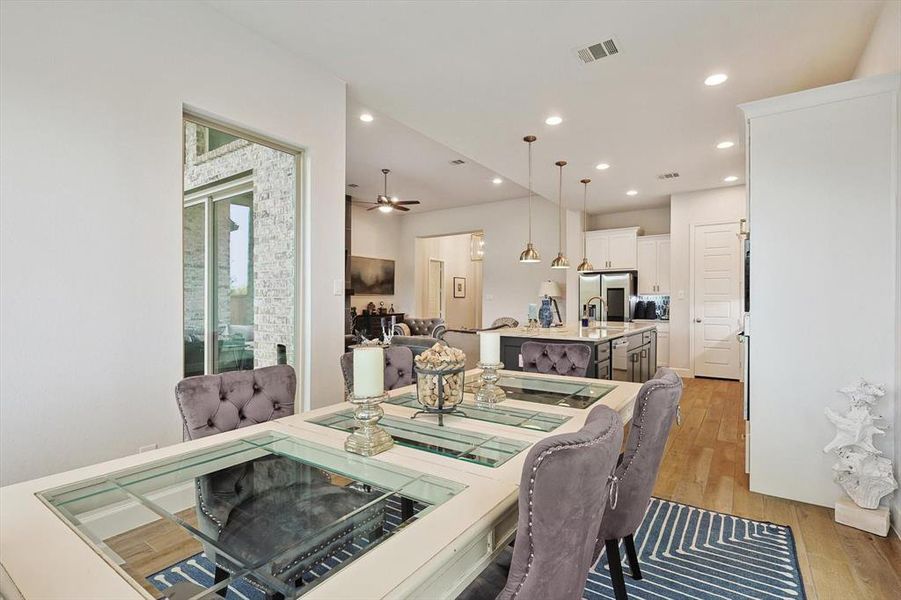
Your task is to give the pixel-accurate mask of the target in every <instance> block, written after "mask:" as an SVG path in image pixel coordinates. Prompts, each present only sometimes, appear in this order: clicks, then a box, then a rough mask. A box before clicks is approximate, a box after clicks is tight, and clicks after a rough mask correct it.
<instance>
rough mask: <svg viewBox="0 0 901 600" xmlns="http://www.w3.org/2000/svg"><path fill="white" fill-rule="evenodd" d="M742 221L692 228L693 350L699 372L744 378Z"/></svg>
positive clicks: (722, 376)
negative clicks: (741, 338)
mask: <svg viewBox="0 0 901 600" xmlns="http://www.w3.org/2000/svg"><path fill="white" fill-rule="evenodd" d="M738 232H739V224H738V223H737V222H735V223H716V224H709V225H694V226H692V231H691V234H692V235H691V237H692V240H691V251H692V252H691V253H692V259H691V281H692V287H691V356H692V368H693V370H694V374H695V376H696V377H717V378H722V379H736V380H737V379H740V378H741V350H740V344H739V341H738V338H737V335H738V333H739V331H740V330H741V241H740V240H739V238H738Z"/></svg>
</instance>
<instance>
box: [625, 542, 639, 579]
mask: <svg viewBox="0 0 901 600" xmlns="http://www.w3.org/2000/svg"><path fill="white" fill-rule="evenodd" d="M623 541H624V542H625V543H626V556H627V557H628V558H629V570H630V571H632V579H641V568H640V567H639V566H638V553H636V552H635V539H634V538H633V537H632V535H631V534H630V535H627V536H626V537H624V538H623Z"/></svg>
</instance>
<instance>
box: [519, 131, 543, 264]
mask: <svg viewBox="0 0 901 600" xmlns="http://www.w3.org/2000/svg"><path fill="white" fill-rule="evenodd" d="M537 139H538V138H536V137H535V136H534V135H527V136H526V137H524V138H522V141H524V142H526V143H527V144H529V242H528V243H527V244H526V249H525V250H523V251H522V253H521V254H520V255H519V262H521V263H537V262H541V256H540V255H539V254H538V250H536V249H535V247H534V246H533V245H532V142H534V141H535V140H537Z"/></svg>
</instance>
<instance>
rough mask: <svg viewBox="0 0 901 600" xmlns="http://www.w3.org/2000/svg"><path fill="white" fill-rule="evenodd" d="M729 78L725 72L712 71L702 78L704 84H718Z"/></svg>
mask: <svg viewBox="0 0 901 600" xmlns="http://www.w3.org/2000/svg"><path fill="white" fill-rule="evenodd" d="M727 79H729V76H728V75H726V74H725V73H714V74H713V75H711V76H709V77H708V78H707V79H705V80H704V85H719V84H721V83H723V82H725V81H726V80H727Z"/></svg>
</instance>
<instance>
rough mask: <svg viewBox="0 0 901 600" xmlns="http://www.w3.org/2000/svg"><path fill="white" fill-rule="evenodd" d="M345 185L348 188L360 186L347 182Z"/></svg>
mask: <svg viewBox="0 0 901 600" xmlns="http://www.w3.org/2000/svg"><path fill="white" fill-rule="evenodd" d="M347 187H349V188H357V187H360V186H358V185H357V184H356V183H348V184H347Z"/></svg>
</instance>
